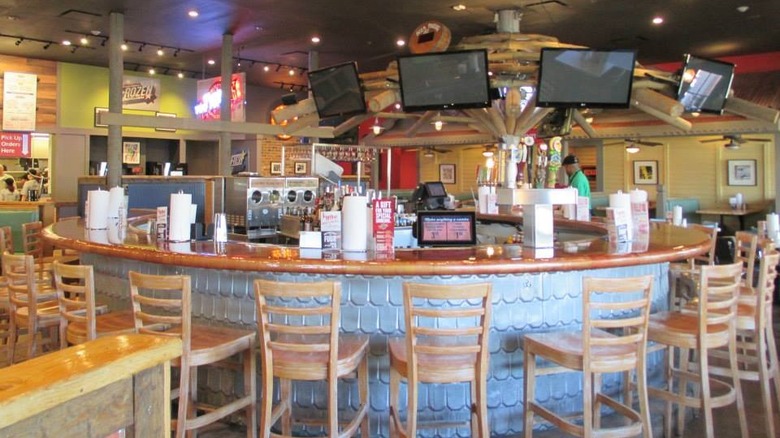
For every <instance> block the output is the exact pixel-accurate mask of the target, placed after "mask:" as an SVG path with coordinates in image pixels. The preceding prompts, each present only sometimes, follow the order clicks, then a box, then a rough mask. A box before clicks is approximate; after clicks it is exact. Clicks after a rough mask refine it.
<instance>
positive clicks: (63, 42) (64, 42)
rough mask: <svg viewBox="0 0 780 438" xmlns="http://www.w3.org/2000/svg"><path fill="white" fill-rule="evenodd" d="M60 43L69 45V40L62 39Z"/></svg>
mask: <svg viewBox="0 0 780 438" xmlns="http://www.w3.org/2000/svg"><path fill="white" fill-rule="evenodd" d="M62 45H63V46H69V45H71V42H70V40H62Z"/></svg>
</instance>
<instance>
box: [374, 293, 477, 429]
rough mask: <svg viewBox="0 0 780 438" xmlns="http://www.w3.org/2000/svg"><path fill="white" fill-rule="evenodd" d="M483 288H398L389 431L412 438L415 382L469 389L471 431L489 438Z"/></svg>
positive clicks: (415, 424) (415, 417)
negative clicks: (399, 329) (400, 302)
mask: <svg viewBox="0 0 780 438" xmlns="http://www.w3.org/2000/svg"><path fill="white" fill-rule="evenodd" d="M491 291H492V287H491V285H490V284H489V283H478V284H464V285H441V284H421V283H404V312H405V315H404V320H405V322H406V336H405V338H391V339H390V340H389V341H388V350H389V352H390V431H391V436H394V434H397V435H401V436H407V437H416V436H417V429H418V428H421V427H424V426H423V425H419V424H418V423H419V421H418V413H417V406H418V401H417V398H418V391H419V388H418V387H419V385H420V384H421V383H460V382H469V383H470V386H471V431H472V436H474V437H477V436H479V437H489V436H490V427H489V426H488V412H487V388H486V386H487V372H488V356H489V352H488V333H489V330H490V321H491V306H492V304H491V296H492V295H491ZM401 379H405V380H406V382H407V395H408V403H407V406H408V409H407V410H408V412H407V420H406V425H404V424H403V423H402V422H401V418H400V412H399V410H398V407H399V387H400V384H401Z"/></svg>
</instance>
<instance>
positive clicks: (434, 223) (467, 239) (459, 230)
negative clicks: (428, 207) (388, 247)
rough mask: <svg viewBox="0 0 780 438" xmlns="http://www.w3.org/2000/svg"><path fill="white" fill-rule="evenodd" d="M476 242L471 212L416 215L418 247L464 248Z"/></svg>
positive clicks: (436, 212)
mask: <svg viewBox="0 0 780 438" xmlns="http://www.w3.org/2000/svg"><path fill="white" fill-rule="evenodd" d="M476 242H477V221H476V217H475V214H474V212H473V211H422V212H418V213H417V243H418V244H419V245H420V246H450V245H455V246H465V245H474V244H476Z"/></svg>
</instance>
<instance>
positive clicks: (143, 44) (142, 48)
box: [138, 43, 146, 52]
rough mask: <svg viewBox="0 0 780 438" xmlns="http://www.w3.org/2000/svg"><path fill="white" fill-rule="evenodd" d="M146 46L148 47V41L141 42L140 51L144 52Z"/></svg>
mask: <svg viewBox="0 0 780 438" xmlns="http://www.w3.org/2000/svg"><path fill="white" fill-rule="evenodd" d="M144 47H146V43H141V44H140V45H139V46H138V51H139V52H143V51H144Z"/></svg>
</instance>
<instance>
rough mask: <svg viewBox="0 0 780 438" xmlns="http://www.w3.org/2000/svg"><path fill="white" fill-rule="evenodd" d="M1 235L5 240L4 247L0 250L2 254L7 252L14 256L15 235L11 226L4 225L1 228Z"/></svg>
mask: <svg viewBox="0 0 780 438" xmlns="http://www.w3.org/2000/svg"><path fill="white" fill-rule="evenodd" d="M0 234H2V238H3V245H2V247H0V250H2V254H5V253H6V252H10V253H11V254H13V253H14V252H15V249H14V234H13V230H12V229H11V226H10V225H3V226H2V227H0Z"/></svg>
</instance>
